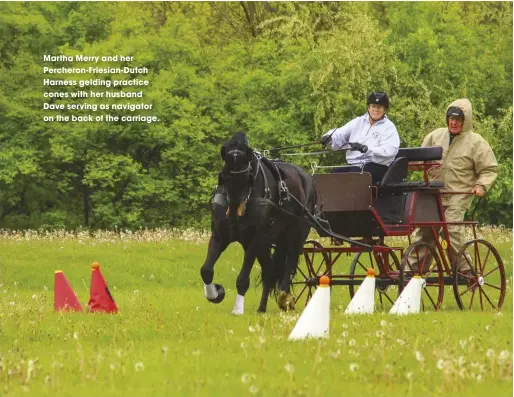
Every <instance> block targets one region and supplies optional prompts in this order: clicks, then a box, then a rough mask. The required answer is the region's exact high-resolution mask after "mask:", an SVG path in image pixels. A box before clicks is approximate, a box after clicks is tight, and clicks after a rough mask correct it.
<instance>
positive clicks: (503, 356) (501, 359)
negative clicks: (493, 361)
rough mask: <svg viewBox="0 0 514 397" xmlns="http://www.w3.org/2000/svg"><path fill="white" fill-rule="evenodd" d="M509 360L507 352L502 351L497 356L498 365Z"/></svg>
mask: <svg viewBox="0 0 514 397" xmlns="http://www.w3.org/2000/svg"><path fill="white" fill-rule="evenodd" d="M508 359H509V351H508V350H502V351H501V352H500V354H498V363H499V364H504V363H505V362H506V361H507V360H508Z"/></svg>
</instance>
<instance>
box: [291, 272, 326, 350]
mask: <svg viewBox="0 0 514 397" xmlns="http://www.w3.org/2000/svg"><path fill="white" fill-rule="evenodd" d="M329 324H330V278H329V277H328V276H321V277H320V279H319V287H318V289H316V291H315V292H314V295H312V298H311V300H310V301H309V303H308V304H307V307H306V308H305V310H304V311H303V313H302V315H301V316H300V318H299V319H298V321H297V322H296V325H295V326H294V328H293V331H292V332H291V334H290V335H289V340H299V339H306V338H327V337H328V330H329Z"/></svg>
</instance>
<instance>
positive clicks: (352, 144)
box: [349, 142, 368, 153]
mask: <svg viewBox="0 0 514 397" xmlns="http://www.w3.org/2000/svg"><path fill="white" fill-rule="evenodd" d="M349 144H350V147H351V148H352V150H356V151H359V152H361V153H366V152H367V151H368V147H367V146H366V145H362V144H360V143H358V142H350V143H349Z"/></svg>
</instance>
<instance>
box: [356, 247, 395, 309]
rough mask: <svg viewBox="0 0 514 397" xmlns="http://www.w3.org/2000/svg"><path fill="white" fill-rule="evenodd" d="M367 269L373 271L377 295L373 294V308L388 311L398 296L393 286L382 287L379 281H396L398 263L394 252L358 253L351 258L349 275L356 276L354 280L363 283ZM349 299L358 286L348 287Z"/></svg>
mask: <svg viewBox="0 0 514 397" xmlns="http://www.w3.org/2000/svg"><path fill="white" fill-rule="evenodd" d="M369 268H372V269H373V270H375V278H376V286H375V289H376V290H377V292H378V294H375V300H376V301H375V307H376V308H377V309H378V308H381V309H382V310H388V309H390V308H391V307H392V306H393V305H394V301H395V300H396V298H397V295H398V288H395V287H394V286H393V285H383V284H381V283H380V281H379V280H396V279H398V275H399V273H400V261H399V260H398V257H397V256H396V254H395V252H394V251H389V252H359V253H357V254H356V255H355V257H354V258H353V261H352V264H351V266H350V275H352V276H358V277H355V279H361V280H363V281H364V277H365V276H366V273H367V271H368V269H369ZM350 279H354V277H350ZM348 288H349V291H350V298H353V296H354V295H355V293H356V292H357V289H358V286H356V285H349V286H348Z"/></svg>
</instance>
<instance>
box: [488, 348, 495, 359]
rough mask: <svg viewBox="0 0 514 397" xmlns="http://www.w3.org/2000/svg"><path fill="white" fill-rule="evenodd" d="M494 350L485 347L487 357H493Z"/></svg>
mask: <svg viewBox="0 0 514 397" xmlns="http://www.w3.org/2000/svg"><path fill="white" fill-rule="evenodd" d="M494 355H495V354H494V350H493V349H487V353H486V356H487V357H489V358H493V357H494Z"/></svg>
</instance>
